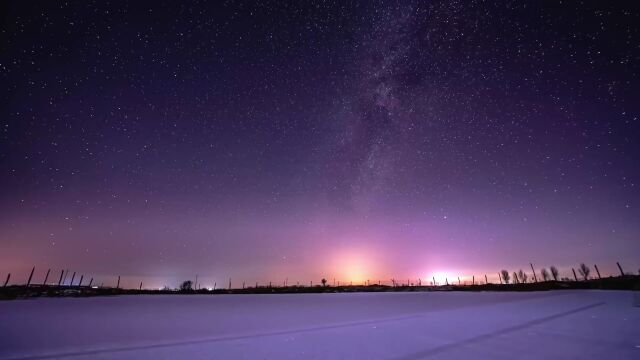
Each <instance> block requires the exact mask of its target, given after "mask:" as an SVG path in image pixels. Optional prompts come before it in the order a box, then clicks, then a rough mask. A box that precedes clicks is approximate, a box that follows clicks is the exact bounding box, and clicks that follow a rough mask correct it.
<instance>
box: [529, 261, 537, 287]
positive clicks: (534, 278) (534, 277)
mask: <svg viewBox="0 0 640 360" xmlns="http://www.w3.org/2000/svg"><path fill="white" fill-rule="evenodd" d="M529 265H531V271H533V281H535V282H538V277H537V276H536V271H535V270H533V264H532V263H529Z"/></svg>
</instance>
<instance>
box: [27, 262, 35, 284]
mask: <svg viewBox="0 0 640 360" xmlns="http://www.w3.org/2000/svg"><path fill="white" fill-rule="evenodd" d="M34 271H36V267H35V266H34V267H33V269H31V274H29V280H27V287H29V285H31V278H32V277H33V272H34Z"/></svg>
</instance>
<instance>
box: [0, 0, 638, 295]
mask: <svg viewBox="0 0 640 360" xmlns="http://www.w3.org/2000/svg"><path fill="white" fill-rule="evenodd" d="M1 7H2V9H1V13H2V30H1V33H0V38H1V40H0V83H1V86H0V95H1V96H2V100H1V104H0V127H1V129H0V169H1V171H2V174H1V178H0V188H1V192H0V214H2V215H1V216H0V276H4V275H3V274H5V273H6V272H9V271H13V272H14V273H16V275H15V276H17V277H20V276H22V277H26V276H27V274H28V271H29V270H30V269H31V267H32V266H34V265H35V266H36V274H37V275H36V276H38V277H40V276H41V273H42V272H44V271H46V268H52V269H57V270H56V271H59V269H60V268H65V269H66V268H68V269H71V270H72V271H78V272H79V273H85V274H92V276H95V277H96V279H98V280H97V281H104V282H109V281H113V277H114V276H117V275H122V276H123V278H124V280H123V282H124V285H125V286H127V285H130V286H137V283H138V281H139V280H141V279H142V280H144V281H145V283H146V284H149V286H162V285H165V284H167V285H169V286H175V285H176V284H177V283H178V281H180V280H183V279H188V278H193V277H194V276H195V274H198V275H199V276H200V279H201V280H199V281H200V282H201V283H202V286H210V285H212V284H213V283H214V282H217V283H218V284H221V283H226V282H227V281H228V279H229V278H232V279H234V281H238V282H239V281H247V282H248V283H253V282H255V281H259V282H265V281H270V280H272V281H274V282H281V281H284V280H285V279H288V282H289V284H292V283H294V282H298V281H299V282H301V283H302V282H304V283H308V282H309V281H319V280H320V279H321V278H322V277H326V278H328V279H333V278H336V279H337V280H342V281H356V282H359V281H364V280H367V279H370V280H371V281H377V280H382V281H383V282H385V281H386V282H389V281H390V279H391V278H396V279H407V278H411V279H417V278H422V279H425V278H431V276H433V275H434V274H437V275H439V276H441V275H442V276H444V275H447V276H461V277H463V278H468V277H470V276H471V275H476V277H478V276H480V274H485V273H487V274H489V278H490V280H493V281H497V272H498V270H500V269H502V268H507V269H511V270H515V269H519V268H523V269H526V270H529V268H528V266H529V262H533V263H534V264H535V266H536V267H538V268H540V267H542V266H549V265H556V266H558V267H559V268H560V270H561V272H564V274H561V275H566V276H569V273H567V271H570V267H572V266H574V267H575V266H577V264H579V263H581V262H586V263H588V264H594V263H595V264H598V266H599V267H600V270H601V271H602V272H603V273H606V274H609V273H615V271H616V267H615V262H616V261H620V262H621V263H622V265H623V266H625V267H626V268H627V269H625V270H629V271H634V272H635V271H637V269H638V268H639V267H640V221H639V220H640V202H639V200H640V189H639V187H640V186H639V184H638V182H639V181H640V180H639V176H640V166H639V164H640V161H639V160H640V145H639V144H640V142H639V140H640V139H639V137H640V121H639V120H638V117H639V116H640V99H639V94H640V78H639V77H640V74H639V71H640V4H638V2H631V1H630V2H624V1H615V2H604V1H601V2H590V1H589V2H577V1H576V2H574V1H562V2H559V1H556V2H554V1H533V2H527V1H514V2H508V1H507V2H503V1H497V2H493V1H488V2H476V1H460V2H458V1H406V2H405V1H385V2H381V1H362V2H353V1H258V2H233V1H215V2H208V3H207V2H175V1H153V2H121V1H111V2H106V1H97V2H91V1H78V2H60V3H58V2H17V1H16V2H3V3H2V5H1ZM16 281H18V280H16ZM134 284H136V285H134Z"/></svg>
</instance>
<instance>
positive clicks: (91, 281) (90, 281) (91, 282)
mask: <svg viewBox="0 0 640 360" xmlns="http://www.w3.org/2000/svg"><path fill="white" fill-rule="evenodd" d="M91 284H93V278H91V280H89V287H91Z"/></svg>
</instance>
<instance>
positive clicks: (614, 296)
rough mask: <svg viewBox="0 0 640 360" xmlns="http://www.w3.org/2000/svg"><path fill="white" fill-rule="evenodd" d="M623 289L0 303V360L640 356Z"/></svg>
mask: <svg viewBox="0 0 640 360" xmlns="http://www.w3.org/2000/svg"><path fill="white" fill-rule="evenodd" d="M633 297H634V294H633V292H629V291H586V290H585V291H549V292H529V293H500V292H486V293H471V292H428V293H355V294H298V295H293V294H292V295H215V296H210V295H166V296H164V295H162V296H160V295H156V296H154V295H151V296H119V297H94V298H49V299H46V298H43V299H31V300H16V301H3V302H0V359H49V358H55V359H65V358H73V359H132V358H135V359H178V358H189V359H236V358H237V359H509V360H511V359H543V358H548V359H566V358H580V359H605V358H610V359H640V307H634V306H633Z"/></svg>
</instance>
